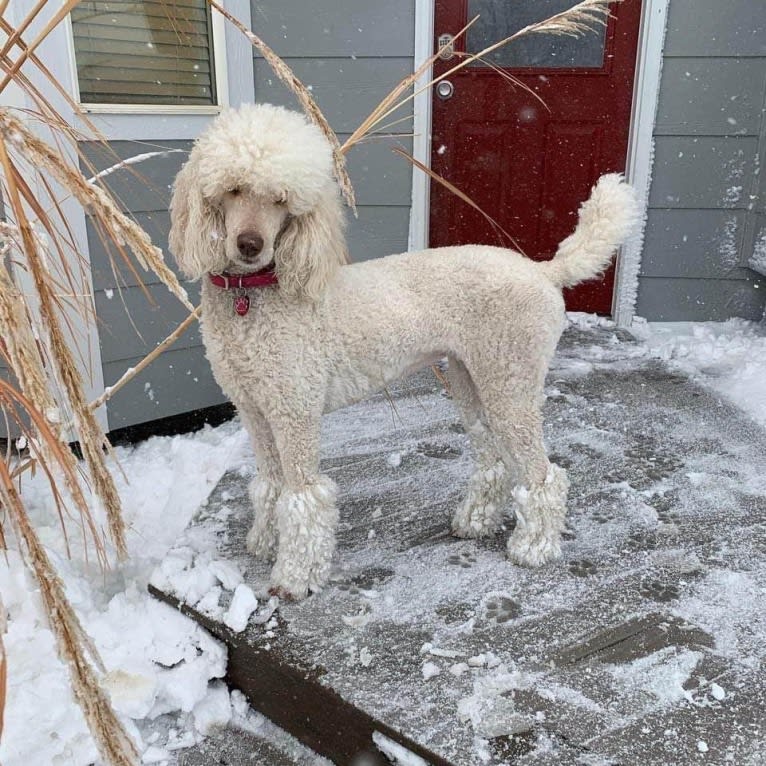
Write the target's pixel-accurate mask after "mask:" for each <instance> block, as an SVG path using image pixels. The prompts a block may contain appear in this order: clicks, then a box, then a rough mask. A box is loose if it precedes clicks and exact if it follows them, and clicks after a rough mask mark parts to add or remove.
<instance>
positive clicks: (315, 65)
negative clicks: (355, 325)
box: [251, 0, 415, 261]
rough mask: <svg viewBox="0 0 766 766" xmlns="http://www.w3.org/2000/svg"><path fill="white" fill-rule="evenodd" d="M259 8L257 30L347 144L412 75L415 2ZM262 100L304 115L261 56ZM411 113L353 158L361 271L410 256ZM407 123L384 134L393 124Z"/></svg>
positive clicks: (340, 1) (354, 247) (353, 243)
mask: <svg viewBox="0 0 766 766" xmlns="http://www.w3.org/2000/svg"><path fill="white" fill-rule="evenodd" d="M310 7H311V10H310V12H309V11H308V6H307V5H306V2H305V0H281V2H275V1H274V0H269V1H268V2H258V1H257V0H256V1H255V2H252V3H251V12H252V23H253V30H254V31H255V32H256V33H257V34H258V35H259V36H260V37H262V38H263V39H264V40H265V41H266V42H268V43H269V45H271V46H272V48H273V49H274V50H275V51H276V53H277V54H279V56H281V57H282V58H283V59H284V60H285V62H286V63H287V64H288V66H290V68H291V69H292V70H293V71H294V72H295V74H296V75H297V76H298V77H299V78H300V80H301V81H302V82H303V83H304V84H305V85H306V86H308V87H309V88H310V89H311V92H312V95H313V96H314V98H315V99H316V101H317V103H318V104H319V107H320V108H321V109H322V111H323V113H324V114H325V116H326V117H327V119H328V120H329V122H330V125H331V126H332V128H333V129H334V130H335V132H336V133H337V134H338V137H339V139H340V141H341V143H342V142H343V141H344V140H345V139H346V138H348V136H349V135H350V134H351V133H352V132H353V131H354V130H355V129H356V128H357V127H359V125H360V124H361V123H362V122H363V121H364V119H365V118H366V117H367V115H368V114H369V113H370V112H371V111H372V109H373V108H374V107H375V106H376V105H377V104H378V103H379V102H380V101H381V99H382V98H383V97H384V96H385V95H386V94H387V93H388V92H389V91H390V90H391V89H392V88H393V87H394V86H395V85H396V84H397V83H398V82H399V81H400V80H401V79H402V78H404V77H406V76H407V75H409V74H411V73H412V69H413V60H414V50H415V47H414V46H415V42H414V41H415V0H388V2H385V3H359V2H358V0H314V1H313V2H312V3H311V6H310ZM253 58H254V62H253V63H254V66H255V99H256V101H268V102H271V103H274V104H283V105H286V106H291V107H294V108H296V109H297V108H299V106H298V103H297V101H296V99H295V97H294V96H293V95H292V93H291V92H290V91H289V90H288V89H287V88H286V87H285V86H284V85H282V83H281V82H280V81H279V80H278V79H277V78H276V77H275V76H274V74H273V72H272V71H271V69H270V67H269V65H268V64H267V63H266V62H265V61H264V60H263V59H262V58H261V57H260V56H259V55H257V54H255V55H254V57H253ZM411 117H412V104H411V103H410V104H409V105H407V106H405V107H404V108H402V109H401V110H400V111H398V112H397V113H395V114H394V115H392V116H391V117H390V118H388V119H387V120H385V121H384V124H383V127H384V130H383V132H384V133H386V134H390V135H391V137H390V138H379V139H377V140H375V141H372V142H368V143H365V144H362V145H359V146H356V147H354V148H353V149H351V150H350V152H349V153H348V155H347V161H348V170H349V175H350V177H351V181H352V183H353V185H354V190H355V192H356V198H357V205H358V213H359V217H358V218H357V219H354V218H353V216H351V215H350V216H349V224H350V225H349V248H350V253H351V258H352V260H354V261H364V260H367V259H369V258H376V257H378V256H382V255H388V254H390V253H396V252H400V251H403V250H406V249H407V235H408V227H409V217H410V204H411V197H412V168H411V167H410V165H409V163H407V162H406V161H405V160H404V159H402V158H401V157H398V156H397V155H395V154H393V153H392V152H391V147H392V146H397V145H398V146H402V147H404V148H405V149H406V150H407V151H408V152H410V153H411V152H412V138H411V137H410V136H407V135H406V134H408V133H409V134H411V133H412V119H411ZM401 118H404V119H403V121H401V122H396V124H393V125H390V127H386V125H388V124H389V123H393V122H395V121H398V120H400V119H401Z"/></svg>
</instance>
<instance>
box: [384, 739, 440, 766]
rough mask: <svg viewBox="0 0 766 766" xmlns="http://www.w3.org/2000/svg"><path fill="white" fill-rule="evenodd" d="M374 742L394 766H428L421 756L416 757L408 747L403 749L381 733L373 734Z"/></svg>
mask: <svg viewBox="0 0 766 766" xmlns="http://www.w3.org/2000/svg"><path fill="white" fill-rule="evenodd" d="M372 741H373V742H374V743H375V746H376V747H377V748H378V750H380V752H381V753H383V755H385V756H386V757H387V758H389V759H390V761H391V762H392V763H393V764H394V766H428V762H427V761H424V760H423V759H422V758H421V757H420V756H419V755H415V753H413V752H411V751H410V750H407V748H406V747H402V745H400V744H399V743H398V742H394V740H392V739H389V738H388V737H387V736H386V735H385V734H381V733H380V732H379V731H374V732H373V733H372Z"/></svg>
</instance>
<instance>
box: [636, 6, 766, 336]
mask: <svg viewBox="0 0 766 766" xmlns="http://www.w3.org/2000/svg"><path fill="white" fill-rule="evenodd" d="M765 98H766V13H765V12H764V5H763V0H727V2H720V0H670V9H669V20H668V32H667V39H666V42H665V53H664V62H663V72H662V82H661V86H660V98H659V105H658V113H657V123H656V126H655V131H654V133H655V162H654V172H653V180H652V186H651V191H650V195H649V215H648V220H647V230H646V239H645V245H644V254H643V260H642V264H641V273H640V278H639V292H638V305H637V313H638V314H639V315H641V316H644V317H646V318H647V319H650V320H664V321H677V320H721V319H727V318H729V317H732V316H741V317H746V318H749V319H760V318H761V317H762V316H763V313H764V305H765V304H766V279H764V278H763V277H760V276H759V275H758V274H756V273H755V272H754V271H752V270H750V269H749V268H747V261H748V259H749V258H750V256H751V255H752V253H753V248H754V247H755V242H756V241H757V238H758V236H759V235H762V236H766V216H764V202H763V191H764V188H763V187H762V186H761V187H760V188H759V183H760V184H763V180H762V179H761V178H760V175H759V173H758V168H759V167H761V166H762V165H763V160H764V159H765V158H764V152H765V151H766V119H765V116H764V103H765V101H764V100H765Z"/></svg>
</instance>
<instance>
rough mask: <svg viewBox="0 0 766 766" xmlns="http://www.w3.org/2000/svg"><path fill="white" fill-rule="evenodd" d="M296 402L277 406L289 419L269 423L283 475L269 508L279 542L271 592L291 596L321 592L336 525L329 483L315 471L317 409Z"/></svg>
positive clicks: (317, 454)
mask: <svg viewBox="0 0 766 766" xmlns="http://www.w3.org/2000/svg"><path fill="white" fill-rule="evenodd" d="M302 404H303V406H304V408H303V409H302V407H301V405H300V404H298V403H296V405H295V406H291V407H289V408H283V409H282V411H283V412H285V411H286V412H289V413H290V417H289V418H287V417H285V418H283V419H279V420H275V421H274V422H272V424H271V425H272V430H273V433H274V438H275V440H276V444H277V449H278V450H279V457H280V462H281V465H282V473H283V475H284V479H285V484H284V488H283V490H282V493H281V494H280V496H279V499H278V501H277V504H276V508H275V512H276V518H277V528H278V531H279V544H278V548H277V559H276V562H275V563H274V568H273V569H272V571H271V591H272V592H273V593H275V594H277V595H279V596H282V597H285V598H293V599H301V598H304V597H305V596H306V595H307V594H308V592H309V591H318V590H321V588H322V586H323V585H324V584H325V583H326V582H327V580H328V579H329V576H330V567H331V564H332V556H333V553H334V552H335V529H336V527H337V525H338V508H337V506H336V504H335V494H336V493H335V484H334V482H333V481H332V479H330V478H329V476H322V475H321V474H320V473H319V421H320V418H321V409H319V410H318V411H317V412H316V414H310V411H311V409H312V407H311V405H308V406H306V404H305V403H302ZM277 406H279V405H277ZM307 410H308V411H307ZM299 413H300V414H299Z"/></svg>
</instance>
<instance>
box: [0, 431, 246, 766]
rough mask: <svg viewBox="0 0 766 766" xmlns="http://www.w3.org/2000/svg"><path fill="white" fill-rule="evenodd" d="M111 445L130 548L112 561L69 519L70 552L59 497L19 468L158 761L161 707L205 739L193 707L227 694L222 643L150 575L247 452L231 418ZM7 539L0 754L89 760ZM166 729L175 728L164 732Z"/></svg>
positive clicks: (115, 687)
mask: <svg viewBox="0 0 766 766" xmlns="http://www.w3.org/2000/svg"><path fill="white" fill-rule="evenodd" d="M116 455H117V458H118V460H119V463H120V466H121V468H122V470H123V472H124V476H123V475H122V474H121V472H120V471H119V470H116V471H114V476H115V481H116V482H117V487H118V491H119V493H120V497H121V499H122V503H123V509H124V516H125V521H126V523H127V529H128V548H129V552H130V558H129V559H128V561H127V562H126V563H124V564H119V565H118V564H113V565H112V567H111V568H110V569H109V570H107V571H106V572H103V571H101V570H100V569H99V568H98V566H96V565H95V564H94V563H93V561H92V559H93V554H92V551H88V554H87V555H86V550H85V548H84V545H83V539H82V537H83V536H82V534H81V533H80V530H79V528H77V527H75V526H73V525H74V522H67V523H68V525H69V526H70V530H69V532H70V533H69V545H70V548H71V552H72V555H71V558H67V557H66V548H65V542H64V539H63V536H62V534H61V529H60V526H59V520H58V517H57V514H56V511H55V505H54V503H53V501H52V498H51V495H50V489H49V487H48V486H47V485H46V482H45V480H44V478H43V476H42V475H41V473H40V472H38V475H36V476H31V475H30V474H28V473H27V474H25V475H24V476H23V478H22V492H23V495H24V498H25V501H26V503H27V507H28V509H29V513H30V517H31V520H32V523H33V524H34V525H35V527H36V529H37V530H38V533H39V534H40V537H41V539H42V541H43V544H44V546H45V548H46V550H47V553H48V555H49V556H50V557H51V559H52V560H53V562H54V564H55V566H56V568H57V570H58V572H59V574H60V575H61V577H62V579H63V581H64V584H65V586H66V590H67V594H68V596H69V598H70V600H71V601H72V603H73V606H74V608H75V610H76V612H77V614H78V616H79V618H80V620H81V621H82V623H83V626H84V628H85V630H86V631H87V632H88V633H89V635H90V636H91V637H92V639H93V641H94V643H95V645H96V647H97V649H98V651H99V652H100V654H101V657H102V659H103V661H104V665H105V667H106V674H105V675H104V677H103V679H102V680H103V684H104V687H105V688H106V690H107V692H108V693H109V695H110V697H111V699H112V701H113V704H114V706H115V708H116V710H117V712H118V714H119V715H120V716H121V717H122V719H123V720H124V721H125V723H126V725H127V726H128V727H129V730H130V731H131V732H133V733H134V736H135V737H136V740H137V744H138V746H139V750H140V751H141V752H142V753H143V754H144V756H143V757H144V762H146V763H151V762H158V759H159V761H161V760H162V757H161V755H162V753H163V752H164V750H165V749H170V748H169V747H166V746H165V745H164V744H163V742H156V741H155V742H148V741H144V739H143V738H144V736H146V732H147V731H148V730H149V728H150V727H151V726H152V720H153V719H156V718H157V717H158V716H162V715H164V714H169V715H170V716H171V717H173V718H174V719H177V720H178V726H177V728H178V730H179V731H181V733H182V734H183V737H182V738H181V739H183V741H184V742H185V743H186V746H188V745H191V744H194V742H195V741H196V740H197V739H199V736H200V735H199V732H198V730H197V728H198V725H197V724H195V720H196V717H197V715H199V716H200V718H201V720H202V718H204V719H205V721H208V720H211V719H210V715H209V714H210V711H211V710H212V708H214V707H215V705H214V703H213V702H209V703H208V702H206V701H205V700H206V698H207V697H208V694H209V693H212V694H215V695H219V697H220V692H218V691H216V690H217V689H218V688H219V685H217V684H216V683H213V685H212V686H211V685H210V684H211V682H216V679H220V678H222V677H223V675H224V673H225V670H226V653H225V650H224V649H223V647H222V646H221V645H220V644H219V643H218V642H217V641H215V640H214V639H212V638H211V637H210V636H209V635H208V634H207V633H206V632H205V631H203V630H201V629H200V628H199V627H198V626H197V625H196V624H195V623H194V622H192V621H191V620H189V619H187V618H186V617H184V616H182V615H181V614H180V613H178V612H176V611H175V610H174V609H171V608H170V607H168V606H165V605H164V604H162V603H160V602H158V601H157V600H155V599H154V598H152V597H151V596H149V594H148V592H147V590H146V585H147V583H148V580H149V577H150V574H151V572H152V570H153V569H154V568H155V567H156V566H157V565H158V564H159V562H160V561H162V559H163V558H164V557H165V555H166V553H167V552H168V551H169V550H170V549H171V548H172V547H173V546H174V545H176V544H177V542H178V539H179V538H180V536H181V533H182V532H183V531H184V529H185V528H186V527H187V525H188V523H189V521H190V518H191V516H192V514H193V513H195V512H196V510H197V508H198V507H199V506H200V504H201V503H202V502H203V501H204V500H205V499H206V498H207V496H208V494H209V493H210V491H211V490H212V489H213V487H215V485H216V484H217V483H218V481H219V479H220V478H221V476H222V474H223V473H224V471H225V470H226V469H227V468H229V467H231V466H232V465H233V466H237V465H240V464H242V463H243V462H245V461H246V460H248V459H249V455H250V453H249V446H248V439H247V435H246V434H245V432H244V431H243V430H242V429H241V428H240V426H239V424H238V423H227V424H225V425H224V426H221V427H219V428H217V429H211V428H206V429H204V430H202V431H199V432H197V433H195V434H191V435H184V436H175V437H160V438H153V439H149V440H148V441H146V442H144V443H142V444H139V445H137V446H135V447H118V448H117V449H116ZM92 511H93V514H94V516H95V518H96V522H97V524H98V525H100V526H101V525H104V526H105V519H104V512H103V510H102V509H101V508H99V507H98V504H97V503H96V502H95V500H94V501H92ZM8 544H9V550H8V551H7V553H6V554H5V555H4V556H2V557H0V592H2V594H3V602H4V607H5V609H6V611H7V613H8V617H9V622H8V632H7V634H6V635H5V638H4V641H5V648H6V653H7V659H8V668H9V678H8V684H9V686H8V697H7V705H6V709H5V729H4V731H3V738H2V740H0V762H2V763H3V764H4V766H28V765H30V764H53V763H64V762H66V763H67V764H71V765H72V766H87V764H91V763H94V762H96V761H97V760H98V753H97V751H96V747H95V745H94V743H93V740H92V738H91V736H90V733H89V731H88V728H87V726H86V724H85V721H84V719H83V716H82V713H81V712H80V708H79V707H78V705H77V704H76V702H75V701H74V698H73V696H72V692H71V688H70V685H69V677H68V672H67V669H66V667H65V666H64V665H63V664H62V663H61V662H60V660H59V659H58V655H57V653H56V648H55V640H54V637H53V634H52V632H51V631H50V629H49V627H48V622H47V619H46V617H45V612H44V609H43V605H42V602H41V599H40V595H39V589H38V587H37V586H36V584H35V582H34V581H33V578H32V577H31V576H30V575H29V573H28V571H27V569H26V567H25V566H24V564H23V562H22V559H21V556H20V554H19V552H18V544H17V541H16V540H15V539H14V538H13V537H10V539H9V540H8ZM214 571H216V572H217V573H219V574H220V573H221V572H222V571H223V570H222V569H221V568H220V567H218V568H214ZM210 578H211V580H212V582H211V587H208V588H207V589H206V590H205V593H202V594H201V595H205V594H206V593H207V592H208V591H210V590H211V589H212V587H214V586H215V585H216V583H217V579H216V577H215V576H214V575H213V574H212V573H211V574H210ZM41 700H45V704H44V705H41V704H40V701H41ZM220 709H223V705H221V706H220ZM218 718H219V719H220V716H218ZM30 721H34V731H35V736H34V737H30V728H29V726H30ZM133 722H135V724H134V723H133ZM199 725H201V726H203V727H204V726H205V725H206V724H205V723H204V722H203V723H200V724H199ZM195 726H196V727H197V728H195ZM165 739H171V737H170V736H169V735H168V734H167V732H166V734H165Z"/></svg>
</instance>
